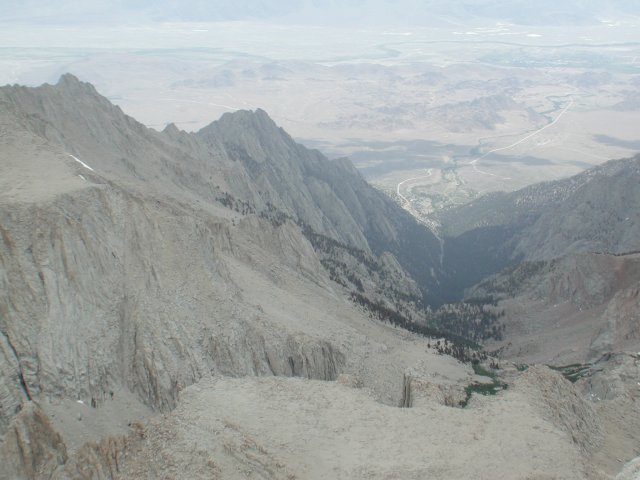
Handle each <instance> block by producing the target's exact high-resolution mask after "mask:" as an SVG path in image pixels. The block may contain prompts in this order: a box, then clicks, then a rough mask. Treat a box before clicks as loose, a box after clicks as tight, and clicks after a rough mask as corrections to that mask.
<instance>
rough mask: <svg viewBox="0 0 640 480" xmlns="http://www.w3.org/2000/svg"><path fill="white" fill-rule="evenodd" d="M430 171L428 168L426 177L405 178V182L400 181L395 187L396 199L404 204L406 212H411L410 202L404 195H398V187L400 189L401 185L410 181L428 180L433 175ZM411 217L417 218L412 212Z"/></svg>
mask: <svg viewBox="0 0 640 480" xmlns="http://www.w3.org/2000/svg"><path fill="white" fill-rule="evenodd" d="M431 170H432V169H431V168H430V169H428V170H427V174H426V175H421V176H419V177H412V178H407V179H406V180H403V181H401V182H400V183H398V185H397V186H396V193H397V194H398V197H400V199H401V200H402V201H403V202H404V203H405V204H406V207H405V208H407V210H412V211H413V208H412V207H411V202H410V201H409V199H408V198H407V197H405V196H404V195H402V193H400V187H401V186H402V185H404V184H405V183H407V182H410V181H412V180H419V179H421V178H428V177H430V176H431V174H432V173H433V172H432V171H431ZM413 216H414V217H417V216H418V215H417V214H416V212H415V211H413Z"/></svg>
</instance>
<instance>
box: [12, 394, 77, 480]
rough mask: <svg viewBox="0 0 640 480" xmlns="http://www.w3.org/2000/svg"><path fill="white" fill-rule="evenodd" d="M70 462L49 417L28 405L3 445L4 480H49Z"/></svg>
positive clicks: (23, 409) (17, 418)
mask: <svg viewBox="0 0 640 480" xmlns="http://www.w3.org/2000/svg"><path fill="white" fill-rule="evenodd" d="M66 461H67V449H66V446H65V444H64V442H63V441H62V437H60V435H59V434H58V433H57V432H56V431H55V430H54V429H53V427H52V426H51V423H50V422H49V419H48V418H47V416H46V414H45V413H44V412H43V411H42V410H41V409H40V407H39V406H38V405H37V404H36V403H33V402H28V403H25V404H24V406H23V408H22V410H21V411H20V413H19V414H18V415H17V416H16V417H15V418H14V419H13V421H12V422H11V425H10V426H9V427H8V429H7V433H6V434H5V436H4V438H3V441H2V442H1V443H0V465H2V468H0V479H2V480H16V479H28V480H40V479H48V478H51V473H52V472H54V471H55V470H57V469H58V468H60V467H61V466H63V465H64V464H65V462H66Z"/></svg>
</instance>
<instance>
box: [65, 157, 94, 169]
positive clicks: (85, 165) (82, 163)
mask: <svg viewBox="0 0 640 480" xmlns="http://www.w3.org/2000/svg"><path fill="white" fill-rule="evenodd" d="M69 156H70V157H71V158H73V159H74V160H75V161H76V162H78V163H79V164H80V165H82V166H83V167H84V168H87V169H89V170H91V171H92V172H93V171H94V170H93V168H91V167H90V166H89V165H87V164H86V163H84V162H83V161H82V160H80V159H79V158H78V157H74V156H73V155H69Z"/></svg>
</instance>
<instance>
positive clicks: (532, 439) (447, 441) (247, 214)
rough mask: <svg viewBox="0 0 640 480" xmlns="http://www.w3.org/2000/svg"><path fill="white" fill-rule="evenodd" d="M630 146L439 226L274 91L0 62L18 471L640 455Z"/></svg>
mask: <svg viewBox="0 0 640 480" xmlns="http://www.w3.org/2000/svg"><path fill="white" fill-rule="evenodd" d="M639 164H640V158H635V159H629V160H624V161H618V162H611V163H609V164H605V165H604V166H602V167H599V168H597V169H595V170H593V171H588V172H585V173H584V174H581V175H579V176H578V177H573V178H571V179H568V180H566V181H560V182H556V183H551V184H544V185H537V186H533V187H528V188H527V189H525V190H522V191H520V192H515V193H513V194H504V195H502V194H500V195H492V196H489V197H486V198H484V199H479V200H477V201H476V202H474V204H472V205H468V206H466V207H460V208H459V209H452V210H450V211H447V212H444V213H443V214H442V216H441V218H439V219H438V220H439V223H440V225H441V229H440V230H439V231H438V232H436V233H434V232H433V231H431V230H430V229H429V228H427V227H425V226H424V225H422V224H420V223H418V222H417V221H416V220H415V219H414V218H413V217H412V216H411V215H409V214H408V213H407V212H405V211H404V210H403V209H401V208H400V207H399V206H397V205H396V204H395V203H394V202H392V201H391V200H390V199H389V198H387V197H386V196H385V195H384V194H383V193H381V192H380V191H378V190H376V189H374V188H373V187H371V186H370V185H369V184H367V182H366V181H365V180H364V179H363V177H362V176H361V175H360V174H359V173H358V171H357V170H356V169H355V168H354V167H353V165H352V164H351V163H350V161H349V160H348V159H336V160H329V159H327V158H325V157H324V156H323V155H322V154H321V153H319V152H317V151H314V150H309V149H307V148H305V147H303V146H302V145H299V144H297V143H296V142H295V141H294V140H293V139H292V138H291V137H290V136H289V135H288V134H287V133H286V132H284V131H283V130H282V129H281V128H279V127H278V126H277V125H276V124H275V123H274V122H273V121H272V120H271V119H270V118H269V116H268V115H267V113H266V112H264V111H262V110H256V111H252V112H250V111H238V112H234V113H228V114H225V115H223V116H222V117H221V118H220V119H219V120H217V121H214V122H213V123H211V124H210V125H208V126H207V127H205V128H203V129H202V130H200V131H198V132H195V133H187V132H184V131H181V130H179V129H178V128H177V127H175V125H168V126H167V127H166V128H165V129H164V130H163V131H160V132H159V131H156V130H152V129H149V128H146V127H145V126H144V125H142V124H140V123H138V122H137V121H136V120H134V119H133V118H131V117H129V116H127V115H125V114H124V113H123V112H122V111H121V110H120V108H118V107H116V106H114V105H112V104H111V103H110V102H109V100H107V99H106V98H104V97H102V96H101V95H100V94H99V93H98V92H97V91H96V90H95V88H94V87H93V86H91V85H90V84H87V83H83V82H81V81H79V80H78V79H77V78H75V77H73V76H72V75H68V74H67V75H64V76H62V77H61V79H60V81H59V82H58V83H57V84H56V85H47V84H45V85H43V86H41V87H37V88H27V87H21V86H17V85H14V86H5V87H1V88H0V439H1V440H0V479H3V480H4V479H7V480H8V479H45V478H46V479H67V478H69V479H140V478H148V479H155V478H166V479H171V478H194V479H211V478H220V479H236V478H237V479H244V478H256V479H258V478H261V479H265V478H273V479H288V480H290V479H316V478H318V479H319V478H336V479H340V478H344V479H359V478H368V479H371V478H375V479H391V478H402V479H423V478H434V479H450V478H459V479H482V478H486V479H495V478H504V479H543V478H544V479H552V478H555V479H607V478H614V477H615V476H616V475H618V474H619V475H618V477H617V478H624V479H627V478H634V477H633V475H636V474H637V471H638V461H637V459H636V460H635V461H634V458H635V457H638V456H639V455H640V451H639V450H638V445H639V444H640V434H639V433H638V432H640V408H639V407H640V406H639V405H638V401H639V400H638V399H639V398H640V384H638V382H637V380H638V378H639V377H638V375H639V371H638V369H639V368H640V353H636V352H638V350H640V334H639V330H638V311H639V310H638V308H639V307H638V278H639V277H638V272H639V271H640V270H638V265H637V263H638V258H637V256H638V254H637V253H634V251H635V250H638V249H640V246H639V245H638V244H637V241H638V238H640V237H639V236H638V235H636V233H637V228H638V227H637V225H638V218H637V214H636V212H637V209H634V208H632V207H630V206H633V205H637V202H638V191H640V190H639V189H638V188H637V187H638V165H639ZM561 207H562V208H561ZM593 212H598V215H597V216H595V217H594V216H593V215H592V213H593ZM634 215H635V216H634ZM587 218H588V219H590V220H589V221H588V222H587V221H586V220H585V219H587ZM593 218H595V220H593ZM482 242H485V243H482ZM488 243H491V244H492V245H493V247H494V248H493V250H490V253H491V255H493V256H491V255H489V256H488V257H486V258H484V259H483V260H478V261H477V262H474V261H469V259H472V256H471V254H473V253H474V252H475V253H476V254H477V253H478V252H479V251H480V247H482V245H485V246H486V245H487V244H488ZM465 255H466V256H465ZM465 259H466V260H467V265H466V267H465V264H464V262H465ZM523 260H524V262H523ZM504 267H507V270H503V268H504ZM478 282H480V283H478ZM476 283H477V285H475V286H473V285H474V284H476ZM472 286H473V288H471V289H469V290H467V291H466V293H464V289H465V288H468V287H472ZM463 293H464V295H463ZM526 305H528V306H531V308H534V309H535V310H536V311H540V312H543V313H542V314H538V316H536V314H534V313H528V315H529V316H528V317H523V316H522V315H523V314H522V310H518V308H522V307H523V306H526ZM556 308H557V309H558V311H561V309H568V310H567V311H569V310H570V311H571V315H572V316H570V319H571V321H570V322H569V323H567V322H566V321H565V317H562V316H553V312H554V309H556ZM562 311H564V310H562ZM585 312H588V315H587V313H585ZM561 317H562V321H561ZM563 321H564V322H565V323H563ZM480 327H482V328H480ZM485 327H486V328H485ZM478 332H480V333H478ZM487 332H488V333H487ZM536 332H538V333H539V332H544V335H547V336H548V337H549V338H559V337H560V336H561V335H565V334H566V335H568V333H567V332H570V333H571V335H572V337H571V338H575V339H577V340H576V341H575V342H574V344H571V345H567V344H566V343H562V342H556V343H554V342H552V341H549V342H542V343H541V342H540V341H539V340H536V339H539V338H544V336H543V337H540V335H536ZM576 332H577V333H576ZM574 334H575V335H574ZM536 342H537V343H536ZM481 343H484V344H485V345H484V347H485V349H484V350H483V345H480V344H481ZM567 349H568V350H567ZM565 360H566V362H567V363H569V362H572V363H573V365H569V366H567V363H561V362H564V361H565ZM540 364H549V365H551V366H552V367H553V368H549V367H547V366H544V365H540ZM627 462H628V464H626V465H625V463H627Z"/></svg>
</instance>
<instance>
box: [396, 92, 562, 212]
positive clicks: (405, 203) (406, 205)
mask: <svg viewBox="0 0 640 480" xmlns="http://www.w3.org/2000/svg"><path fill="white" fill-rule="evenodd" d="M573 104H574V101H573V97H571V96H569V104H568V105H567V106H566V107H564V108H563V109H562V111H561V112H560V113H559V114H558V116H557V117H556V118H555V119H554V120H553V121H552V122H549V123H548V124H546V125H545V126H544V127H542V128H539V129H538V130H536V131H534V132H531V133H530V134H528V135H526V136H525V137H523V138H521V139H519V140H517V141H515V142H513V143H512V144H511V145H507V146H506V147H498V148H494V149H493V150H489V151H488V152H486V153H484V154H483V155H482V156H480V157H478V158H475V159H473V160H471V161H470V162H469V163H468V164H467V165H471V166H473V169H474V170H475V171H476V172H478V173H481V174H483V175H491V176H493V177H497V176H498V175H496V174H494V173H490V172H485V171H483V170H480V169H479V168H478V162H479V161H480V160H482V159H483V158H486V157H488V156H489V155H491V154H492V153H496V152H501V151H504V150H509V149H511V148H513V147H516V146H518V145H520V144H521V143H523V142H526V141H527V140H529V139H530V138H533V137H535V136H536V135H538V134H539V133H541V132H543V131H544V130H546V129H547V128H550V127H552V126H553V125H555V124H556V123H558V121H559V120H560V119H561V118H562V116H563V115H564V114H565V113H567V111H568V110H569V109H570V108H571V107H572V106H573ZM431 174H432V169H431V168H430V169H428V170H427V175H421V176H418V177H411V178H407V179H406V180H403V181H401V182H400V183H398V185H397V186H396V193H397V194H398V197H399V198H400V200H401V201H402V202H403V206H404V208H406V209H407V210H408V211H409V212H411V213H412V214H413V215H414V216H415V217H418V215H417V212H416V211H415V210H414V209H413V208H412V206H411V202H410V201H409V199H408V198H407V197H405V196H404V195H403V194H402V193H401V192H400V187H402V185H404V184H405V183H407V182H411V181H413V180H419V179H422V178H428V177H430V176H431ZM505 180H508V178H505Z"/></svg>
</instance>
